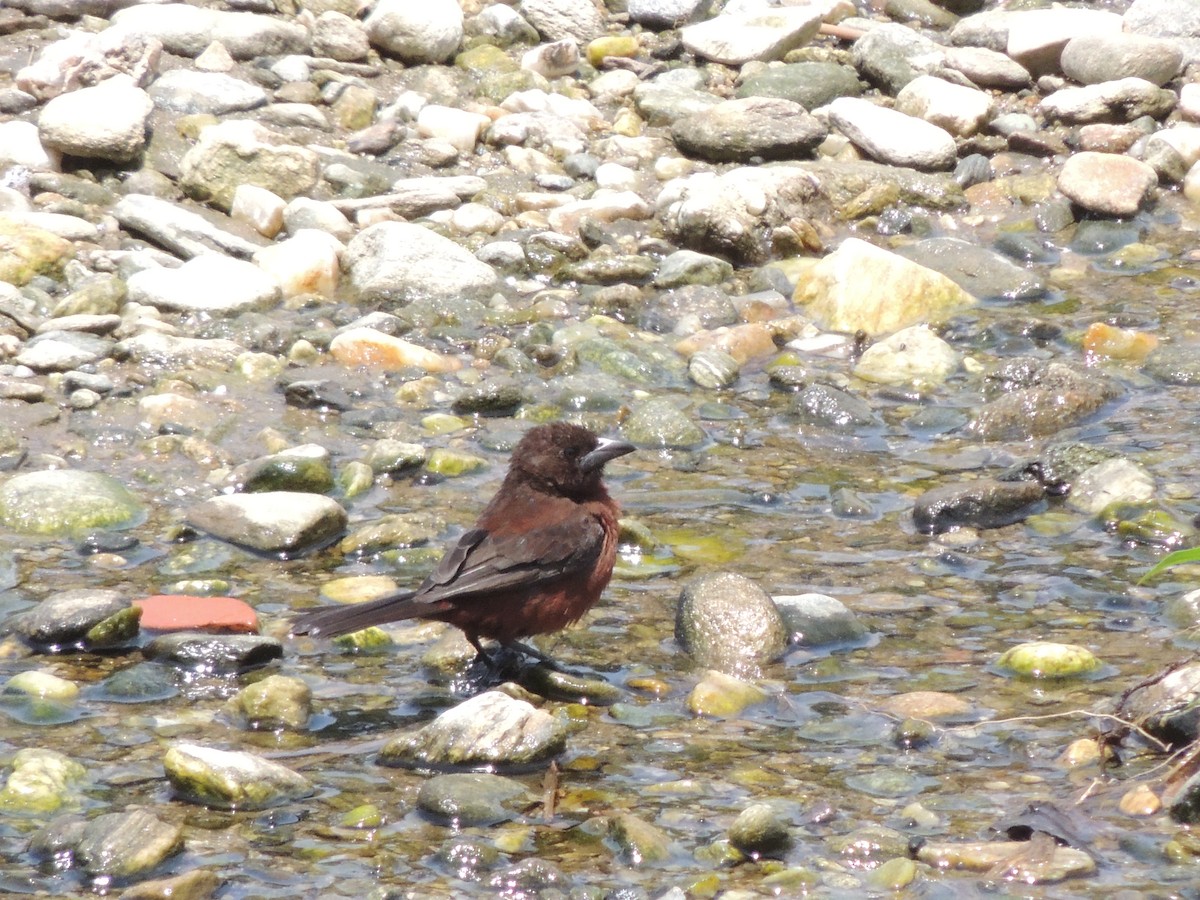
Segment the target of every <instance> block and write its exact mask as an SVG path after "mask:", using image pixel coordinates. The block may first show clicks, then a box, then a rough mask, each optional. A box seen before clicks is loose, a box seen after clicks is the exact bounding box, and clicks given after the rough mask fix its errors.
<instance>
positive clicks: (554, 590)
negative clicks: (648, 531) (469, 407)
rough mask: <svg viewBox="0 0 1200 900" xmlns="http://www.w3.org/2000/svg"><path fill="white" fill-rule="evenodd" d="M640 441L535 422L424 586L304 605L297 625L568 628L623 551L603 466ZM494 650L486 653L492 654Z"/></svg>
mask: <svg viewBox="0 0 1200 900" xmlns="http://www.w3.org/2000/svg"><path fill="white" fill-rule="evenodd" d="M632 450H633V446H632V445H630V444H626V443H624V442H621V441H613V440H606V439H604V438H599V437H597V436H596V435H595V434H593V433H592V432H591V431H589V430H588V429H586V428H583V427H581V426H579V425H571V424H569V423H566V422H556V423H554V424H551V425H540V426H538V427H537V428H534V429H532V430H530V431H529V432H528V433H527V434H526V435H525V436H524V437H523V438H522V439H521V441H520V442H519V443H518V444H517V446H516V449H515V450H513V455H512V460H511V462H510V463H509V468H508V474H507V475H506V476H505V478H504V483H503V484H501V485H500V490H498V491H497V492H496V496H494V497H493V498H492V501H491V502H490V503H489V504H488V505H487V508H486V509H484V511H483V513H482V514H481V515H480V516H479V520H478V521H477V522H476V523H475V527H474V528H472V529H471V530H470V531H468V532H466V533H465V534H464V535H463V536H462V537H461V538H459V540H458V542H457V543H456V544H455V545H454V546H453V547H451V548H450V549H449V550H448V551H447V552H446V555H445V556H443V557H442V560H441V562H439V563H438V565H437V568H436V569H434V571H433V573H432V574H431V575H430V576H429V577H428V578H426V579H425V581H424V582H422V584H421V586H420V587H418V588H417V589H416V590H415V591H404V592H401V593H396V594H389V595H388V596H386V597H381V598H379V599H378V600H373V601H371V602H369V603H359V604H354V605H352V606H339V607H329V608H325V609H318V610H316V611H315V612H311V613H308V614H306V615H302V616H301V617H300V618H298V619H297V620H296V621H295V623H294V624H293V625H292V634H310V635H314V636H315V635H323V636H329V637H333V636H336V635H339V634H346V633H347V632H351V631H357V630H359V629H360V628H366V627H367V626H369V625H381V624H383V623H385V622H396V621H399V620H401V619H412V618H419V619H436V620H438V621H441V622H449V623H450V624H451V625H454V626H456V627H458V628H461V629H462V631H463V633H464V634H465V635H466V636H467V640H469V641H470V642H471V644H472V645H473V646H474V647H475V649H476V650H478V651H479V652H480V653H483V652H484V651H483V648H482V647H481V646H480V643H479V641H480V639H481V638H491V639H493V640H496V641H499V642H500V643H501V644H504V645H507V644H512V643H514V642H515V641H516V640H517V639H518V638H523V637H530V636H531V635H535V634H546V633H549V632H552V631H558V630H559V629H561V628H565V627H566V626H567V625H569V624H571V623H572V622H574V621H576V620H577V619H578V618H579V617H580V616H582V615H583V614H584V613H585V612H587V611H588V610H589V609H591V608H592V606H594V605H595V603H596V601H597V600H599V599H600V594H601V592H602V591H603V590H604V588H605V586H606V585H607V584H608V581H609V579H610V578H611V577H612V570H613V563H614V561H615V560H616V554H617V515H618V513H619V512H620V507H619V506H618V505H617V503H616V501H614V500H613V499H612V498H611V497H609V495H608V491H607V490H605V487H604V483H603V482H602V481H601V476H602V475H603V472H604V465H605V463H607V462H609V461H610V460H612V459H615V458H616V457H618V456H623V455H625V454H626V453H629V452H631V451H632ZM485 655H486V654H485Z"/></svg>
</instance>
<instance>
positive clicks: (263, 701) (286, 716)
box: [230, 675, 312, 730]
mask: <svg viewBox="0 0 1200 900" xmlns="http://www.w3.org/2000/svg"><path fill="white" fill-rule="evenodd" d="M230 705H231V706H232V708H233V709H234V710H235V711H236V712H237V713H238V714H239V715H240V716H242V717H243V718H245V720H246V722H247V724H248V725H249V726H250V727H251V728H253V729H255V730H271V729H275V728H303V727H304V726H305V725H306V724H308V717H309V715H310V714H311V712H312V691H311V690H310V689H309V687H308V685H307V684H305V683H304V682H303V681H301V680H300V679H299V678H288V677H287V676H285V675H268V676H267V677H266V678H264V679H263V680H262V681H256V682H255V683H254V684H251V685H248V686H246V687H244V688H242V689H241V690H240V691H238V693H237V695H236V696H235V697H234V698H233V699H232V700H231V701H230Z"/></svg>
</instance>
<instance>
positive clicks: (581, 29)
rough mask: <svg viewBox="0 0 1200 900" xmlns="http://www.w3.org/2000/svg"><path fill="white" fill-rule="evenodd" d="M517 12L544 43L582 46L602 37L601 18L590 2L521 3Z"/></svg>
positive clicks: (527, 0)
mask: <svg viewBox="0 0 1200 900" xmlns="http://www.w3.org/2000/svg"><path fill="white" fill-rule="evenodd" d="M520 12H521V15H522V16H524V17H525V20H526V21H527V22H529V24H530V25H532V26H533V27H534V28H536V29H537V30H538V33H539V34H541V36H542V37H544V38H545V39H546V40H548V41H561V40H565V39H566V38H574V39H575V40H576V41H579V42H580V43H583V42H586V41H590V40H591V39H592V38H597V37H600V35H602V34H604V15H603V14H602V13H601V11H600V8H599V7H598V6H597V5H596V4H595V3H594V2H593V0H521V5H520Z"/></svg>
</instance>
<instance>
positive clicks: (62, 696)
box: [0, 669, 79, 702]
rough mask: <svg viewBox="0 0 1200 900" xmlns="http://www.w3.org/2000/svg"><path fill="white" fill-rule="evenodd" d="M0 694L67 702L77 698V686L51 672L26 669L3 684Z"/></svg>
mask: <svg viewBox="0 0 1200 900" xmlns="http://www.w3.org/2000/svg"><path fill="white" fill-rule="evenodd" d="M0 693H4V694H8V695H13V694H19V695H21V696H24V697H30V698H34V699H38V700H57V701H60V702H69V701H72V700H74V699H75V698H76V697H78V696H79V686H78V685H76V684H75V683H74V682H71V681H67V680H66V679H65V678H59V677H58V676H57V675H55V674H53V673H52V672H38V671H36V670H34V669H27V670H25V671H24V672H18V673H17V674H16V675H14V676H12V678H10V679H8V681H6V682H4V689H3V691H2V692H0Z"/></svg>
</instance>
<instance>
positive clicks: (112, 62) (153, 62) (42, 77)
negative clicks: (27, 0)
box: [14, 28, 163, 100]
mask: <svg viewBox="0 0 1200 900" xmlns="http://www.w3.org/2000/svg"><path fill="white" fill-rule="evenodd" d="M162 49H163V45H162V42H161V41H158V40H156V39H154V38H150V37H146V36H140V35H131V34H127V33H124V32H122V31H120V30H118V29H113V28H109V29H107V30H105V31H101V32H100V33H98V34H93V33H91V32H83V31H75V32H71V33H69V34H68V35H67V36H66V37H65V38H63V39H62V40H61V41H55V42H54V43H52V44H50V45H49V46H47V47H46V48H45V49H44V50H42V52H41V53H39V54H38V57H37V59H36V60H35V61H34V62H33V63H31V64H30V65H28V66H25V67H24V68H23V69H20V70H19V71H18V72H17V75H16V78H15V79H14V80H15V82H16V85H17V87H19V88H20V89H21V90H23V91H25V92H26V93H29V94H32V95H33V96H35V97H37V98H38V99H39V100H48V99H50V98H51V97H57V96H58V95H59V94H62V93H64V92H66V91H70V90H73V89H75V88H78V87H82V86H83V85H84V84H93V85H94V84H99V83H100V82H101V81H105V80H107V79H108V78H111V77H112V76H113V75H115V74H117V73H123V74H126V75H129V76H131V77H132V78H133V80H134V83H135V84H137V85H138V86H139V87H142V86H144V85H145V83H146V82H147V81H149V80H150V78H151V77H152V76H153V75H154V73H155V72H156V71H157V70H158V64H159V60H160V58H161V56H162ZM84 77H86V78H87V81H86V82H85V81H83V80H82V79H83V78H84Z"/></svg>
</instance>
